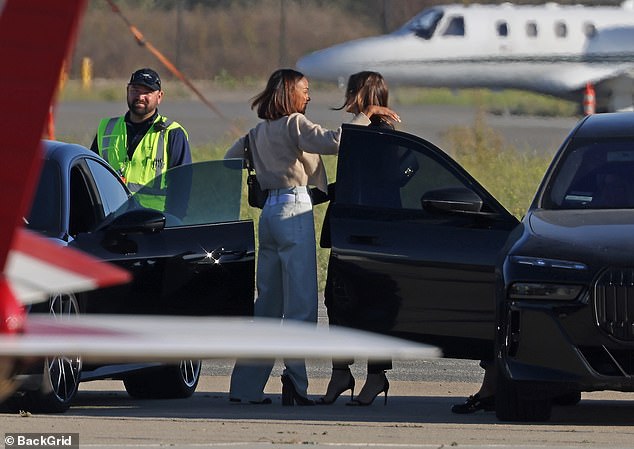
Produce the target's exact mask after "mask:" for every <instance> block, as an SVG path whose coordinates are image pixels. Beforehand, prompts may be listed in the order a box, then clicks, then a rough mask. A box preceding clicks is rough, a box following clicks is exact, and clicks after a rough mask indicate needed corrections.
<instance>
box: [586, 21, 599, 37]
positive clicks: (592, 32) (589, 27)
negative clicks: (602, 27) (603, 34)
mask: <svg viewBox="0 0 634 449" xmlns="http://www.w3.org/2000/svg"><path fill="white" fill-rule="evenodd" d="M583 34H585V35H586V37H587V38H593V37H594V36H596V35H597V27H596V26H594V23H590V22H586V23H584V24H583Z"/></svg>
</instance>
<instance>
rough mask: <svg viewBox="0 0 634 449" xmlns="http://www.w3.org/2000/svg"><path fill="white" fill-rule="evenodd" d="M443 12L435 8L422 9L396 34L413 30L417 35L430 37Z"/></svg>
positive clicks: (424, 37)
mask: <svg viewBox="0 0 634 449" xmlns="http://www.w3.org/2000/svg"><path fill="white" fill-rule="evenodd" d="M443 14H444V13H443V11H442V10H440V9H435V8H433V9H428V10H426V11H423V12H422V13H421V14H420V15H418V16H416V17H414V18H413V19H412V20H410V21H409V22H407V23H406V24H405V25H404V26H403V27H402V28H401V29H400V30H399V31H397V34H404V33H411V32H412V31H413V32H414V33H415V34H416V36H418V37H422V38H423V39H431V37H432V36H433V35H434V31H436V26H437V25H438V22H440V19H442V17H443Z"/></svg>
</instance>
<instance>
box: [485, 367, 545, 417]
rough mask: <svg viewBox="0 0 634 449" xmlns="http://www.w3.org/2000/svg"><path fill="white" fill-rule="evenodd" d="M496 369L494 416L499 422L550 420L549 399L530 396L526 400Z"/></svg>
mask: <svg viewBox="0 0 634 449" xmlns="http://www.w3.org/2000/svg"><path fill="white" fill-rule="evenodd" d="M496 364H499V362H498V363H496ZM496 369H497V370H498V372H497V390H496V393H495V415H496V416H497V418H498V419H499V420H500V421H548V420H549V419H550V412H551V409H552V403H551V400H550V398H548V397H539V395H531V398H530V399H527V396H524V395H522V392H521V391H520V389H519V388H518V386H517V384H516V383H515V382H513V381H512V380H510V379H507V377H506V375H505V373H504V372H503V370H501V369H500V368H496ZM536 397H537V398H536Z"/></svg>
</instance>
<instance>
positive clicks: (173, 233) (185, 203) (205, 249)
mask: <svg viewBox="0 0 634 449" xmlns="http://www.w3.org/2000/svg"><path fill="white" fill-rule="evenodd" d="M69 170H71V172H72V171H73V170H77V171H81V175H80V174H77V175H73V174H69V175H68V176H66V178H67V179H69V180H70V181H69V182H70V183H71V187H70V191H71V192H74V193H73V195H75V196H79V195H77V192H79V191H85V196H86V197H87V198H89V199H88V200H87V201H84V202H83V203H84V204H83V206H82V207H85V208H88V209H97V210H85V211H80V213H73V212H72V210H73V207H75V208H76V209H77V208H78V207H79V204H80V203H81V201H75V203H74V205H73V204H71V205H70V209H71V213H70V214H69V215H70V221H71V223H69V228H70V229H75V230H76V231H75V235H74V236H73V238H72V240H71V242H70V246H73V247H76V248H79V249H81V250H83V251H86V252H88V253H90V254H92V255H94V256H97V257H99V258H100V259H102V260H106V261H109V262H112V263H114V264H116V265H119V266H120V267H122V268H125V269H126V270H128V271H129V272H130V273H131V274H132V275H133V281H132V282H131V283H128V284H124V285H119V286H115V287H111V288H108V289H101V290H96V291H92V292H89V293H88V294H87V295H86V297H87V301H86V304H85V305H84V312H87V313H126V314H159V315H199V316H207V315H243V316H248V315H252V314H253V297H254V275H255V241H254V232H253V221H252V220H240V196H241V192H242V188H241V186H242V171H243V170H242V163H241V161H238V160H218V161H207V162H199V163H196V164H192V165H185V166H179V167H175V168H172V169H170V170H168V171H167V172H166V176H167V177H168V179H169V181H170V184H169V185H173V186H177V188H174V189H172V188H168V201H167V205H168V208H167V210H160V211H159V210H155V209H148V208H145V207H143V206H142V205H141V204H140V203H139V202H138V201H137V196H138V195H145V196H144V197H145V198H147V197H148V196H149V195H150V194H151V192H152V191H153V185H154V181H152V182H150V183H149V184H148V186H146V187H144V188H143V189H141V190H140V191H139V192H138V193H136V194H135V195H133V196H132V197H131V198H130V199H129V200H128V201H127V202H126V203H124V204H123V205H122V206H120V207H119V208H118V209H117V210H116V211H114V212H112V213H108V212H109V211H107V210H105V211H104V210H102V209H104V208H106V207H107V205H108V204H109V203H111V201H109V200H110V198H107V197H104V196H105V195H106V193H107V194H108V195H112V194H113V192H116V191H117V190H116V186H110V187H106V186H102V185H100V184H101V183H106V182H107V183H111V184H112V183H114V181H115V179H114V178H113V177H112V176H107V173H105V172H106V170H107V167H105V166H104V165H103V164H99V163H98V161H96V160H92V159H88V158H87V159H84V160H78V161H77V163H75V164H73V165H72V166H70V167H69ZM73 183H74V185H72V184H73ZM146 192H147V193H146ZM114 204H116V201H115V202H114ZM170 205H171V206H170ZM77 216H80V217H86V216H93V217H106V218H105V219H104V220H103V222H100V223H97V224H96V225H93V226H94V227H93V226H90V227H88V229H84V230H82V229H80V230H77V228H78V226H77V225H74V224H73V223H72V221H73V220H74V219H76V217H77ZM81 231H84V232H81ZM114 290H116V292H115V291H114Z"/></svg>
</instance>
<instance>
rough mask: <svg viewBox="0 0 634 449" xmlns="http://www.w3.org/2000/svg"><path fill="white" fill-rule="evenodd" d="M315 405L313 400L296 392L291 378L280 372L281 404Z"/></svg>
mask: <svg viewBox="0 0 634 449" xmlns="http://www.w3.org/2000/svg"><path fill="white" fill-rule="evenodd" d="M295 404H297V405H315V401H313V400H312V399H308V398H307V397H305V396H302V395H301V394H299V393H298V392H297V389H296V388H295V384H294V383H293V381H292V380H291V378H290V377H289V376H287V375H285V374H282V405H295Z"/></svg>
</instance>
